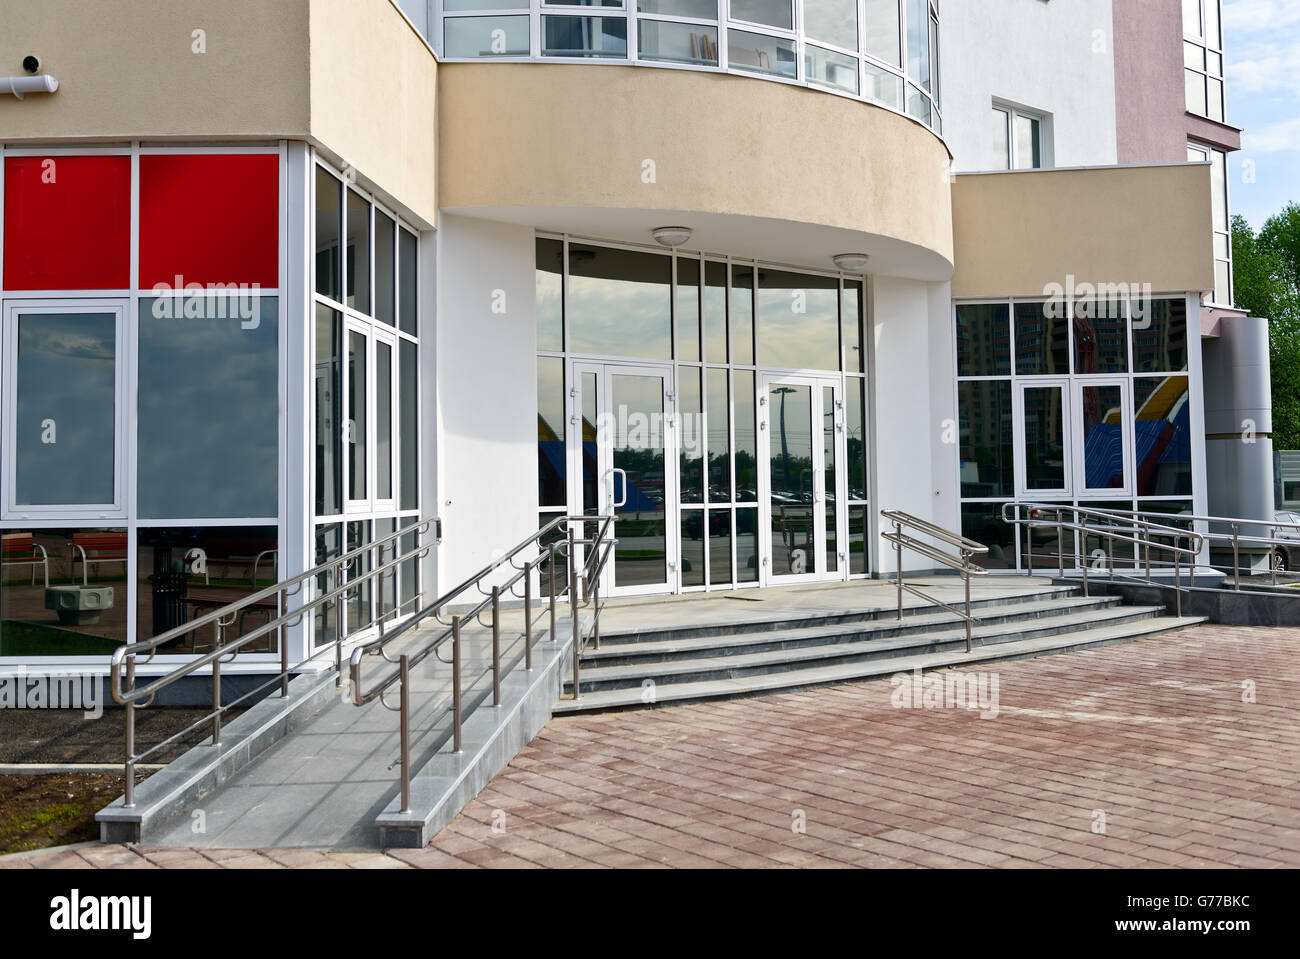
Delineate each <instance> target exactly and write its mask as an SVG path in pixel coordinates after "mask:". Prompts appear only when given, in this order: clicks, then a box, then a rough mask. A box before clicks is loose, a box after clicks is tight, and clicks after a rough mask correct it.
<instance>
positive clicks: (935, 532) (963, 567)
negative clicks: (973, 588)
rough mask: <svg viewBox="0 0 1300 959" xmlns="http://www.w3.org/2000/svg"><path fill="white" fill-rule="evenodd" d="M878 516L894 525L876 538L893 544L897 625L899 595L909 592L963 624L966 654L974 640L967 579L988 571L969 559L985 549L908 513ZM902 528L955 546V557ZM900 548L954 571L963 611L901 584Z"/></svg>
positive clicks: (900, 616) (900, 606) (900, 612)
mask: <svg viewBox="0 0 1300 959" xmlns="http://www.w3.org/2000/svg"><path fill="white" fill-rule="evenodd" d="M880 515H881V516H883V517H884V518H885V519H887V520H889V521H890V522H891V523H893V524H894V531H893V532H892V533H881V534H880V535H881V537H882V538H883V539H885V540H887V541H888V542H890V543H893V544H894V550H895V564H896V565H895V570H896V577H897V582H896V585H897V587H898V619H899V621H900V622H901V621H902V619H903V593H904V591H906V592H908V593H911V594H912V595H913V596H916V597H917V598H919V599H923V600H925V601H926V602H927V603H930V604H932V605H934V606H940V607H942V608H944V609H946V610H948V612H950V613H952V614H953V615H954V616H957V617H959V618H960V619H962V620H963V621H965V623H966V652H968V653H969V652H970V651H971V650H972V649H973V648H974V640H973V636H972V633H973V630H974V626H975V618H974V617H973V616H972V615H971V605H970V579H971V577H972V576H987V575H988V574H989V571H988V570H986V569H984V568H983V567H980V566H976V565H975V564H974V563H972V562H971V557H972V556H977V555H983V554H985V553H987V552H988V551H989V549H988V547H987V546H985V545H983V544H982V543H977V542H975V540H973V539H967V538H966V537H965V536H961V535H959V534H957V533H954V532H952V531H951V530H947V529H944V528H943V527H942V526H936V525H935V524H934V523H931V522H928V521H926V520H923V519H919V518H918V517H915V516H913V515H911V514H910V513H904V512H902V511H901V510H894V509H887V510H882V511H881V513H880ZM904 527H907V528H909V529H913V530H916V531H917V532H918V533H921V534H922V535H925V536H930V537H932V538H934V539H938V540H940V541H942V542H944V543H947V544H948V545H950V546H955V547H957V549H958V552H959V555H953V554H952V553H947V552H945V551H943V550H941V549H939V548H938V547H937V546H933V545H931V544H930V543H926V542H924V541H922V540H919V539H916V538H915V537H913V536H908V535H907V534H906V533H904V532H903V528H904ZM904 549H908V550H910V551H912V552H914V553H919V554H920V555H922V556H924V557H926V558H927V559H931V560H934V561H935V562H937V563H940V564H941V565H944V566H947V567H949V568H950V569H955V570H957V571H958V572H959V573H960V574H961V578H962V584H963V586H964V587H965V593H966V608H965V612H963V611H962V610H960V609H957V608H956V607H955V606H951V605H949V604H948V603H945V602H943V601H942V600H940V599H936V598H935V597H933V596H930V595H927V594H926V593H924V592H922V591H921V590H920V589H918V588H917V587H915V586H911V585H909V584H907V583H905V582H903V550H904Z"/></svg>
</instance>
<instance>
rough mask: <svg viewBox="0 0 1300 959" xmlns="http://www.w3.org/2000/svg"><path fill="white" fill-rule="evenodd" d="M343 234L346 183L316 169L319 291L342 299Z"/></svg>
mask: <svg viewBox="0 0 1300 959" xmlns="http://www.w3.org/2000/svg"><path fill="white" fill-rule="evenodd" d="M342 235H343V184H342V183H340V182H339V181H338V180H337V179H336V178H335V177H333V176H331V175H330V174H329V173H327V172H326V171H325V169H324V167H317V168H316V292H317V293H319V294H321V296H328V297H329V298H330V299H332V300H336V301H341V300H342V299H343V273H342V267H341V266H340V262H341V261H340V243H339V238H340V237H341V236H342Z"/></svg>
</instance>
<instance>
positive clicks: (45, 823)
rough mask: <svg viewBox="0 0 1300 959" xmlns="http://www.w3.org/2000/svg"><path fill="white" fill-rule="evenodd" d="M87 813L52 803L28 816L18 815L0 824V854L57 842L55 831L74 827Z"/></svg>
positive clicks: (79, 807)
mask: <svg viewBox="0 0 1300 959" xmlns="http://www.w3.org/2000/svg"><path fill="white" fill-rule="evenodd" d="M87 812H93V810H91V809H90V807H88V806H87V805H86V804H85V803H56V804H54V805H52V806H46V807H45V808H43V809H38V810H37V811H36V812H32V813H20V814H19V815H17V816H14V817H12V818H10V819H7V820H5V821H3V822H0V853H14V852H27V851H28V850H31V849H43V848H44V847H46V846H48V845H50V843H49V842H48V841H47V840H53V839H55V838H57V836H56V831H57V827H58V826H60V825H63V824H67V823H75V822H77V821H78V820H79V819H82V818H83V817H84V816H85V815H86V814H87Z"/></svg>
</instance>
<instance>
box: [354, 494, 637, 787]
mask: <svg viewBox="0 0 1300 959" xmlns="http://www.w3.org/2000/svg"><path fill="white" fill-rule="evenodd" d="M578 523H584V524H585V523H595V524H597V528H596V531H595V533H594V535H593V536H592V537H591V538H590V539H588V538H586V537H583V538H578V537H576V536H575V535H574V531H573V525H574V524H578ZM613 523H614V517H613V516H559V517H557V518H555V519H554V520H552V521H551V522H549V523H547V524H546V525H545V526H543V527H542V528H541V529H539V530H538V531H537V532H536V533H533V534H532V535H530V536H528V537H527V538H526V539H524V540H523V541H522V542H521V543H519V544H518V545H516V546H515V547H514V548H512V549H511V550H510V551H509V552H507V553H505V554H504V555H502V556H501V557H500V558H498V559H496V560H493V561H492V562H491V563H489V564H488V565H487V566H485V567H483V568H482V569H480V570H479V571H478V572H476V573H474V574H473V575H471V576H469V577H467V578H466V579H464V580H462V581H461V582H460V583H459V584H457V585H456V586H455V587H453V588H452V589H450V590H448V591H447V592H445V593H443V594H442V595H441V596H439V597H438V598H437V599H435V600H434V601H433V602H432V603H430V604H428V605H427V606H425V607H424V608H423V609H421V610H420V611H419V612H417V613H416V614H414V615H413V616H411V617H410V618H408V619H407V620H405V621H404V622H402V623H401V624H400V625H399V626H398V627H397V628H395V629H394V630H392V631H391V632H386V633H383V634H382V635H381V636H380V637H379V638H377V639H375V640H373V641H371V642H369V643H365V644H362V645H359V646H357V647H355V648H354V649H353V650H352V655H351V657H350V659H349V668H348V672H349V697H350V699H351V701H352V702H353V703H354V704H355V705H357V706H364V705H366V704H368V703H372V702H374V701H375V700H379V702H380V703H381V705H383V706H384V708H386V709H390V710H392V711H394V712H397V713H398V714H399V715H400V743H401V745H400V750H401V752H400V755H399V757H398V759H397V762H396V763H395V764H394V765H397V766H400V768H401V777H400V778H401V787H400V788H401V811H402V812H404V813H406V812H410V810H411V775H412V770H411V749H412V745H413V743H414V739H415V737H414V736H413V734H412V732H411V712H412V708H411V700H412V695H411V681H410V676H411V669H413V668H414V667H416V666H418V665H420V664H421V663H423V662H424V661H425V660H426V659H428V658H429V657H430V656H433V655H436V653H437V651H438V650H439V649H441V648H442V647H443V646H444V645H446V644H447V643H449V642H450V643H451V648H452V652H451V655H452V658H451V662H450V665H451V667H452V677H451V678H452V706H451V712H452V746H453V751H454V752H457V753H459V752H460V751H461V748H462V734H463V726H464V720H465V708H464V707H465V704H464V690H463V685H464V684H463V682H462V679H463V676H462V673H463V670H462V657H461V625H462V623H463V622H465V621H467V620H471V619H477V618H478V617H480V616H481V615H482V614H483V613H485V612H487V611H488V610H489V609H491V611H492V619H491V630H492V669H491V673H492V705H493V706H494V707H496V706H500V705H501V704H502V703H501V681H502V679H503V678H504V677H505V676H506V675H507V674H508V672H509V668H508V667H505V666H503V664H502V658H501V596H502V593H503V592H507V591H508V592H509V593H510V594H511V595H514V596H519V594H518V593H516V592H515V586H516V585H517V584H518V583H520V582H521V581H522V583H523V590H524V591H523V596H522V598H523V601H524V607H523V609H524V631H523V636H522V639H523V643H524V657H523V659H524V668H525V669H526V670H529V671H531V670H532V668H533V646H534V639H533V629H534V626H535V625H536V623H535V621H534V617H533V571H534V569H537V568H538V567H539V566H540V562H541V558H542V557H541V555H540V551H541V550H544V551H545V552H546V554H547V556H548V566H547V568H548V570H549V573H550V603H549V610H544V611H543V613H542V616H546V615H547V614H548V613H549V616H550V632H549V636H550V641H551V642H554V641H555V640H556V639H558V634H557V633H556V602H557V597H558V596H559V595H561V594H563V593H564V592H567V593H568V595H569V604H570V617H571V626H572V631H573V697H574V699H577V698H578V697H579V695H580V693H581V686H580V682H581V676H580V670H581V666H580V662H579V660H580V658H581V654H582V651H583V649H584V648H585V643H586V639H587V635H590V636H592V637H593V639H594V642H595V644H596V647H597V648H599V646H600V612H601V609H602V608H603V607H602V606H601V603H600V578H601V575H602V573H603V572H604V569H605V566H606V564H607V562H608V560H609V556H610V551H611V550H612V549H613V547H614V544H615V543H616V542H617V540H615V539H614V538H613V537H612V536H610V535H609V534H610V531H611V528H612V526H613ZM562 526H567V527H568V530H567V536H566V537H565V538H563V539H552V540H551V541H550V542H548V543H546V544H544V545H543V544H542V540H543V539H544V538H545V537H547V536H548V535H550V534H551V533H553V532H556V531H558V530H559V529H560V528H561V527H562ZM534 545H537V546H538V547H540V550H539V555H536V556H530V557H529V558H527V559H524V561H523V565H522V566H518V565H516V564H515V562H514V560H515V559H516V558H520V557H521V554H523V553H525V552H529V551H530V550H531V548H532V547H533V546H534ZM579 547H583V548H586V547H590V548H591V549H590V552H589V554H588V555H587V556H586V558H585V559H584V561H583V563H582V565H581V568H579V565H578V562H577V551H578V548H579ZM561 551H563V552H564V554H565V556H566V559H567V563H566V566H567V567H568V568H567V570H566V576H565V579H566V584H565V588H564V589H562V590H558V591H557V590H556V588H555V572H556V569H557V563H556V557H557V554H558V553H560V552H561ZM507 564H509V566H510V568H512V569H514V570H515V572H514V574H513V575H510V576H508V577H507V578H506V579H505V581H504V582H499V583H495V584H493V585H492V587H491V589H490V591H489V592H484V589H483V585H482V584H483V581H484V580H486V579H488V578H489V577H491V576H493V574H494V573H496V572H497V571H498V570H501V569H503V568H504V567H505V566H506V565H507ZM580 585H581V589H579V586H580ZM471 588H477V589H478V592H479V594H480V595H483V596H485V597H486V598H485V599H481V600H479V602H478V603H477V604H476V605H474V606H472V607H470V608H468V609H466V610H460V611H459V612H458V613H457V614H455V615H453V616H452V617H451V621H450V622H448V621H446V620H444V619H443V618H442V611H443V610H444V609H446V608H449V607H450V606H451V604H452V603H454V602H455V601H456V600H457V599H458V598H460V597H461V596H462V595H463V594H465V593H467V592H468V591H469V590H470V589H471ZM580 595H581V598H579V597H580ZM587 607H590V608H591V610H592V617H591V627H590V631H589V634H587V633H584V632H583V630H582V628H581V625H580V622H579V617H578V611H579V609H580V608H587ZM431 618H432V619H433V620H434V621H435V622H437V623H439V624H441V625H443V626H445V627H446V628H445V629H443V630H442V631H441V632H438V633H436V634H434V635H432V636H430V637H429V638H427V639H426V640H424V641H423V642H422V643H420V644H419V646H418V647H417V648H416V649H415V650H414V651H407V652H402V653H400V654H399V655H397V656H396V658H394V657H393V656H392V655H390V653H389V649H388V648H389V647H390V646H391V645H393V644H394V643H396V642H397V641H398V640H399V639H401V638H402V637H403V636H405V635H406V634H408V633H410V632H411V631H412V630H414V629H416V628H418V627H419V626H420V624H421V623H423V622H426V621H427V620H429V619H431ZM478 621H479V622H481V620H478ZM516 638H518V637H516ZM511 642H512V643H513V642H514V640H512V641H511ZM366 657H379V658H381V659H382V660H383V661H384V662H386V663H389V664H393V665H396V666H397V670H396V671H395V672H389V673H388V674H387V675H386V676H384V677H383V678H382V679H380V680H379V681H377V682H375V683H374V685H373V686H372V687H371V688H370V689H368V690H366V691H363V681H362V680H363V677H362V665H363V663H364V661H365V659H366ZM438 659H439V661H440V662H446V660H443V659H442V658H441V657H438ZM394 685H396V686H397V687H398V690H397V694H398V701H397V705H396V706H390V705H389V703H388V700H387V699H386V697H385V694H386V693H388V692H389V690H391V689H392V688H393V686H394Z"/></svg>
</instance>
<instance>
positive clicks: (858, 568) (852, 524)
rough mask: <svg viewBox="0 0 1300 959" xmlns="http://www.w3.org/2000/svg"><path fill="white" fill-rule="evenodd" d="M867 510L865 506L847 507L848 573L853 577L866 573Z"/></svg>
mask: <svg viewBox="0 0 1300 959" xmlns="http://www.w3.org/2000/svg"><path fill="white" fill-rule="evenodd" d="M867 510H868V507H866V506H850V507H849V542H848V553H849V573H851V574H853V575H855V576H856V575H860V574H862V573H865V572H866V571H867Z"/></svg>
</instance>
